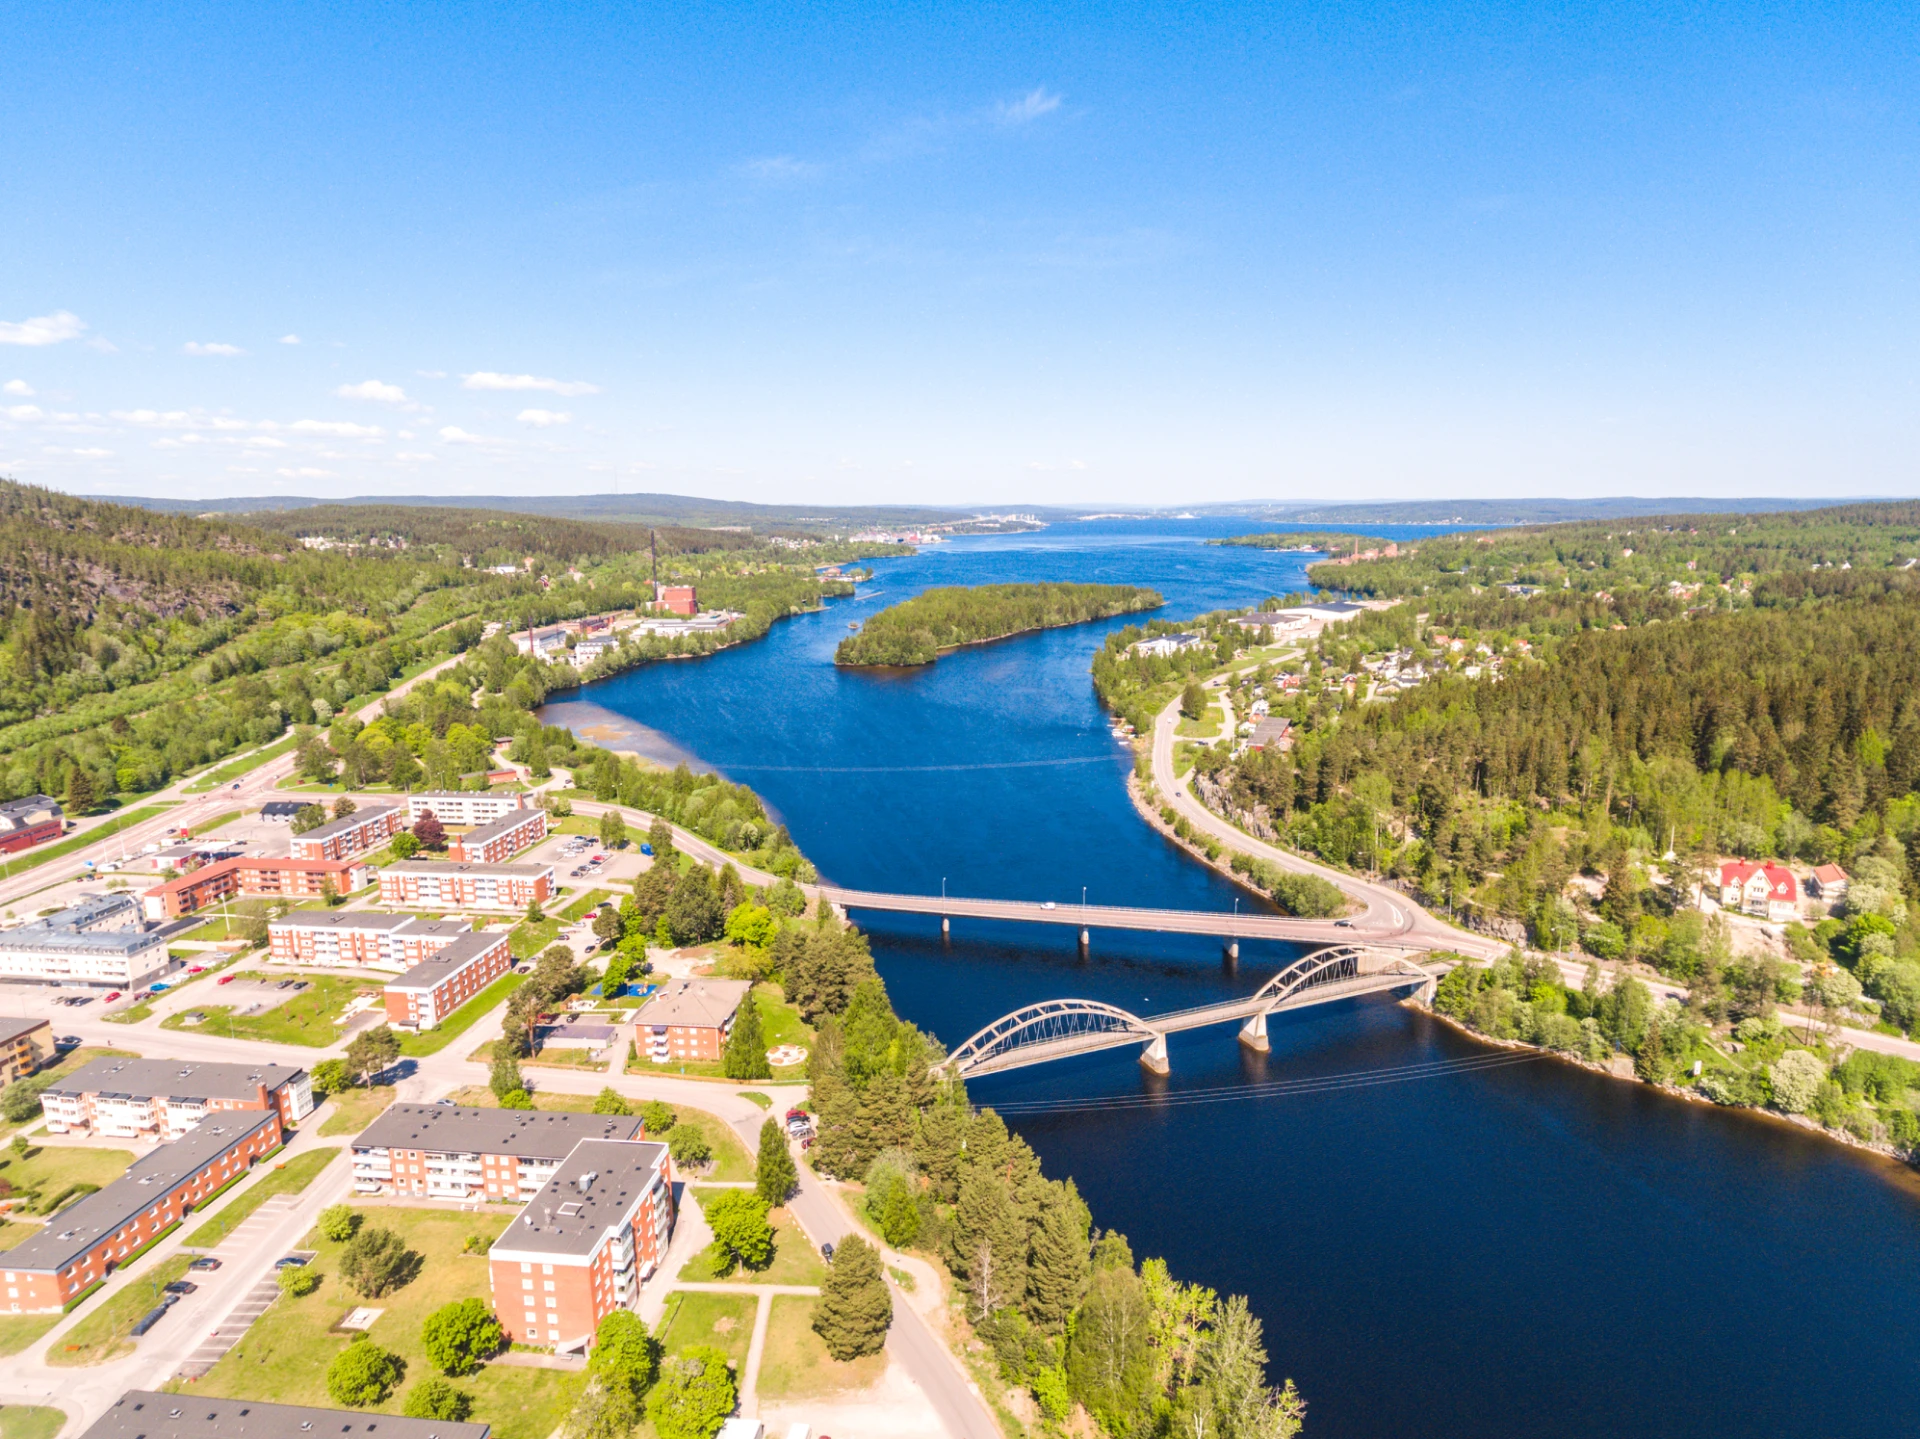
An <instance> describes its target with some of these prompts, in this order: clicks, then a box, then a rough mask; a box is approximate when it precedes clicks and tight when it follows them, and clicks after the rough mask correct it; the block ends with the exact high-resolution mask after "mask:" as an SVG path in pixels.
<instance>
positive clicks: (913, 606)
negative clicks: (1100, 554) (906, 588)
mask: <svg viewBox="0 0 1920 1439" xmlns="http://www.w3.org/2000/svg"><path fill="white" fill-rule="evenodd" d="M1163 603H1164V601H1163V600H1162V599H1161V598H1160V596H1159V594H1158V593H1157V592H1155V591H1153V590H1149V589H1143V588H1141V587H1140V586H1138V585H1081V584H1051V583H1041V584H1010V585H948V586H943V587H941V588H938V589H931V590H926V591H923V592H922V593H920V594H918V595H915V596H914V597H913V598H912V599H910V600H903V601H902V602H901V603H899V604H897V605H891V606H889V607H888V608H886V609H884V610H881V611H880V613H878V614H877V615H875V616H873V618H872V619H870V620H868V621H867V622H866V624H865V625H864V626H863V627H862V628H861V630H860V633H858V634H856V635H849V636H848V637H847V638H846V639H844V640H842V641H841V642H840V646H839V648H838V649H837V650H836V651H835V652H834V656H833V659H834V663H835V664H841V665H926V664H932V663H933V662H934V661H935V660H936V659H938V658H939V656H940V652H941V651H942V650H950V649H955V648H957V647H959V646H961V645H969V644H979V643H981V642H983V641H986V640H994V639H1003V638H1005V637H1006V636H1008V635H1016V634H1024V633H1026V632H1028V631H1030V630H1043V629H1055V628H1058V627H1061V626H1064V625H1078V624H1085V623H1086V622H1087V621H1089V620H1099V619H1107V618H1109V617H1111V616H1113V615H1123V614H1131V613H1134V612H1135V611H1138V610H1150V609H1155V608H1157V607H1158V606H1159V605H1161V604H1163Z"/></svg>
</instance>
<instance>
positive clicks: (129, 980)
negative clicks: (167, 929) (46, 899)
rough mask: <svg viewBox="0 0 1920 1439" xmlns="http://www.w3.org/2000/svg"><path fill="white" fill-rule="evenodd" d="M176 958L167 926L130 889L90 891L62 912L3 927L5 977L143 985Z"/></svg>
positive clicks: (1, 969) (0, 957)
mask: <svg viewBox="0 0 1920 1439" xmlns="http://www.w3.org/2000/svg"><path fill="white" fill-rule="evenodd" d="M172 964H173V961H172V959H171V958H170V957H169V956H168V954H167V938H166V935H165V933H164V932H163V931H161V930H158V929H154V928H151V927H149V926H148V925H147V924H146V922H145V918H144V914H143V911H142V909H141V905H140V901H139V900H137V899H135V898H134V897H133V896H132V895H130V894H105V895H89V896H87V897H86V898H84V899H82V900H81V901H80V902H79V903H78V904H75V905H73V906H71V907H69V908H67V909H63V910H61V911H60V912H59V913H58V914H50V915H48V916H47V917H46V918H44V919H36V920H34V921H33V922H32V923H30V924H22V925H16V926H15V927H14V928H12V929H8V930H0V979H18V980H30V981H37V982H40V983H43V984H89V985H93V986H95V987H97V988H108V989H137V988H139V987H140V986H141V985H143V984H146V983H147V982H148V981H149V980H153V979H157V978H159V977H160V975H162V974H164V973H165V972H166V971H167V970H168V969H169V968H170V967H171V966H172Z"/></svg>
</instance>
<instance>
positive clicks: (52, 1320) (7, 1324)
mask: <svg viewBox="0 0 1920 1439" xmlns="http://www.w3.org/2000/svg"><path fill="white" fill-rule="evenodd" d="M64 1318H66V1316H65V1315H64V1314H0V1356H4V1355H8V1354H18V1353H19V1352H20V1351H21V1350H22V1349H25V1348H26V1347H27V1346H28V1345H29V1344H31V1343H33V1341H34V1340H36V1339H38V1338H39V1337H40V1336H41V1335H42V1334H45V1333H46V1332H47V1331H48V1330H49V1329H51V1328H53V1326H54V1325H56V1324H58V1323H59V1322H60V1321H61V1320H62V1319H64ZM0 1412H4V1411H0Z"/></svg>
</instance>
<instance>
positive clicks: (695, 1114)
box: [636, 1104, 754, 1184]
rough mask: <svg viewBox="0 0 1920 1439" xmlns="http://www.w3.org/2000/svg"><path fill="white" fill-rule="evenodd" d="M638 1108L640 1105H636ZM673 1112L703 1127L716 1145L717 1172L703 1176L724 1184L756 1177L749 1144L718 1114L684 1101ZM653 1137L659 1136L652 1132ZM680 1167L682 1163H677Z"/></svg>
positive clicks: (650, 1137)
mask: <svg viewBox="0 0 1920 1439" xmlns="http://www.w3.org/2000/svg"><path fill="white" fill-rule="evenodd" d="M636 1107H637V1106H636ZM673 1112H674V1113H675V1114H676V1115H678V1116H679V1119H678V1123H679V1124H685V1125H690V1126H692V1127H693V1128H695V1129H697V1130H699V1131H700V1132H701V1133H702V1134H704V1135H705V1136H706V1138H707V1143H708V1144H710V1145H712V1146H713V1171H712V1172H711V1173H709V1174H704V1175H702V1176H701V1178H703V1179H717V1180H719V1181H720V1182H721V1183H723V1184H731V1183H734V1182H736V1181H741V1180H748V1179H752V1178H753V1168H754V1161H753V1156H752V1155H750V1154H748V1153H747V1146H746V1145H744V1144H742V1143H741V1142H740V1136H739V1135H737V1134H735V1133H734V1132H733V1128H732V1126H731V1125H729V1124H728V1123H727V1122H726V1121H725V1120H723V1119H722V1118H720V1116H719V1115H717V1114H709V1113H707V1111H706V1110H704V1109H693V1108H690V1107H689V1106H687V1105H684V1104H676V1105H674V1106H673ZM647 1137H648V1138H649V1139H655V1138H659V1137H660V1136H658V1135H649V1136H647ZM675 1168H676V1169H677V1168H678V1166H677V1165H676V1166H675Z"/></svg>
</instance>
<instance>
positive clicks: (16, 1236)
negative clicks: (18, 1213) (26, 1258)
mask: <svg viewBox="0 0 1920 1439" xmlns="http://www.w3.org/2000/svg"><path fill="white" fill-rule="evenodd" d="M39 1232H40V1226H39V1225H37V1224H19V1223H13V1224H9V1223H8V1222H7V1221H6V1220H4V1219H0V1253H4V1252H5V1251H6V1250H9V1249H11V1248H13V1246H14V1245H16V1244H18V1243H19V1242H20V1241H21V1240H23V1239H26V1238H29V1237H30V1236H32V1235H35V1234H38V1233H39Z"/></svg>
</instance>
